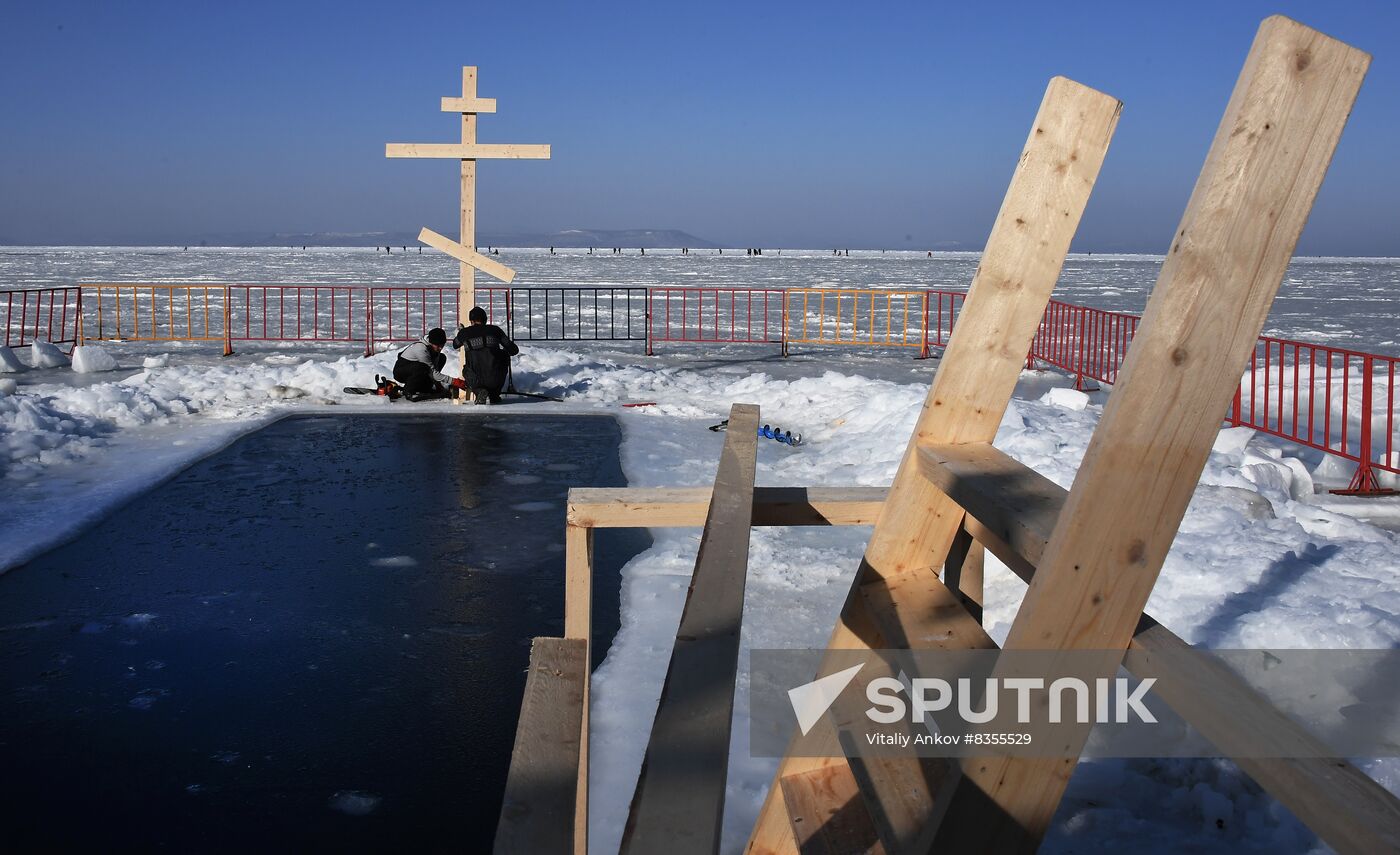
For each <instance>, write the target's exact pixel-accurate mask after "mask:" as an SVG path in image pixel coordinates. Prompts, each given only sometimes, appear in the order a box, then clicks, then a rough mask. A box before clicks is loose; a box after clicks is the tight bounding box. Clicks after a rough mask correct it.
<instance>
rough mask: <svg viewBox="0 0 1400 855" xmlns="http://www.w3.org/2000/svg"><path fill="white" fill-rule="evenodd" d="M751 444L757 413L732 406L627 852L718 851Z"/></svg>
mask: <svg viewBox="0 0 1400 855" xmlns="http://www.w3.org/2000/svg"><path fill="white" fill-rule="evenodd" d="M757 441H758V407H756V406H753V405H750V404H735V405H734V406H733V407H732V408H731V409H730V411H729V432H728V433H727V434H726V436H725V438H724V450H723V451H722V452H721V453H720V460H719V469H718V471H717V472H716V474H715V487H714V498H713V499H712V500H711V502H710V509H709V515H708V517H707V518H706V520H705V530H704V533H703V534H702V535H701V536H700V551H699V555H698V556H697V557H696V559H695V575H694V576H693V577H692V578H691V583H690V592H689V595H688V596H687V597H686V601H685V609H684V611H682V613H681V621H680V628H679V629H678V630H677V632H676V645H675V648H674V649H673V650H672V651H671V663H670V666H669V667H668V668H667V671H666V681H665V683H664V684H663V685H662V688H661V699H660V701H659V703H658V705H657V710H656V719H655V721H654V722H653V724H652V727H651V739H650V741H649V742H648V743H647V751H646V756H645V757H644V759H643V760H642V771H641V775H640V777H639V779H638V781H637V789H636V792H635V793H634V795H633V797H632V808H631V811H630V812H629V814H628V817H627V827H626V829H625V830H624V832H623V838H622V851H623V852H629V853H653V852H666V853H669V855H687V853H707V855H709V853H714V852H715V851H717V849H718V847H719V834H720V821H721V819H722V818H723V814H724V793H725V783H726V780H727V777H728V771H729V732H730V726H731V724H732V718H733V714H734V680H735V675H736V672H737V670H738V665H739V626H740V623H741V621H742V619H743V614H744V584H745V581H746V577H747V575H748V560H749V533H750V528H749V520H750V519H752V518H753V481H754V470H755V467H756V455H757Z"/></svg>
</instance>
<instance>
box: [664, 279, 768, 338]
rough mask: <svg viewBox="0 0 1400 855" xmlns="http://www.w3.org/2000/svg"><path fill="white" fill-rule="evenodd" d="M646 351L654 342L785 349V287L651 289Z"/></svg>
mask: <svg viewBox="0 0 1400 855" xmlns="http://www.w3.org/2000/svg"><path fill="white" fill-rule="evenodd" d="M648 290H649V294H648V295H647V314H648V316H649V317H648V321H647V332H648V335H647V353H648V354H651V353H653V352H654V348H655V346H656V345H657V344H658V343H659V342H692V343H693V342H701V343H706V344H777V345H779V346H781V347H782V348H783V352H784V353H786V352H787V344H786V343H787V341H788V336H787V327H786V318H787V311H786V305H787V304H786V301H785V299H784V295H785V293H786V292H784V291H782V290H779V289H771V288H651V289H648Z"/></svg>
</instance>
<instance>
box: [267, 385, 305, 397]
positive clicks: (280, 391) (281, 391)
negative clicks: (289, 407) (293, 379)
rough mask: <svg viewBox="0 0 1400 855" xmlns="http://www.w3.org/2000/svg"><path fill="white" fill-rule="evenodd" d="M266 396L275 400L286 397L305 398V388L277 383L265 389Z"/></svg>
mask: <svg viewBox="0 0 1400 855" xmlns="http://www.w3.org/2000/svg"><path fill="white" fill-rule="evenodd" d="M267 396H268V397H269V398H273V399H275V400H282V399H286V398H305V397H306V390H305V389H298V388H297V387H295V386H284V385H282V384H280V383H279V384H277V385H276V386H273V387H272V388H270V389H268V390H267Z"/></svg>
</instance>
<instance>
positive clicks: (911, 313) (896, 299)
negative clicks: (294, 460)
mask: <svg viewBox="0 0 1400 855" xmlns="http://www.w3.org/2000/svg"><path fill="white" fill-rule="evenodd" d="M81 288H82V290H81V291H80V290H79V288H48V289H34V290H28V291H9V292H3V297H4V300H0V305H3V306H4V307H5V309H6V312H7V314H6V317H5V333H6V343H7V344H9V345H11V346H15V345H20V344H26V343H28V342H29V341H32V340H34V339H35V338H45V337H47V338H48V339H49V340H51V341H54V342H57V343H66V342H74V341H76V342H81V340H82V339H83V338H88V339H104V340H147V341H212V340H222V341H223V342H224V347H225V352H231V351H232V346H233V342H235V341H268V342H274V341H275V342H329V343H334V342H346V343H352V342H353V343H363V345H364V349H365V352H366V353H372V352H373V351H374V350H375V349H376V348H378V347H379V346H380V345H388V344H398V343H403V342H408V341H413V340H415V339H417V338H419V337H421V336H422V335H424V334H425V333H426V332H427V331H428V330H429V329H431V328H432V327H442V328H443V329H445V330H447V331H448V332H449V334H450V333H451V332H452V331H453V329H454V327H455V322H456V319H457V317H458V307H457V293H458V292H457V288H456V287H455V286H450V285H444V286H412V287H407V286H405V287H396V286H395V287H389V286H375V287H370V288H365V287H359V286H348V285H212V284H189V285H171V284H158V285H146V284H129V283H122V284H100V285H83V286H81ZM476 293H477V301H478V303H479V304H480V305H481V306H482V308H484V309H485V310H486V312H487V316H488V319H489V320H490V322H491V323H494V324H497V325H500V326H502V327H504V328H505V329H506V330H507V333H508V334H509V335H510V336H511V337H512V338H516V339H518V340H520V341H563V342H576V341H642V340H645V342H646V352H647V353H648V354H651V353H654V352H655V349H656V347H657V346H658V345H660V344H662V343H667V342H672V343H703V344H726V345H729V344H776V345H779V346H780V347H781V348H782V351H783V353H784V354H786V353H787V351H788V345H789V344H803V345H811V346H823V345H841V346H859V347H867V348H884V347H901V348H908V347H918V348H919V349H920V355H931V351H933V350H934V349H937V348H942V347H944V346H946V345H947V343H948V338H949V336H950V335H951V333H952V330H953V326H954V324H955V323H956V320H957V316H958V312H959V311H960V309H961V307H962V303H963V300H964V297H965V293H964V292H962V291H940V290H929V291H909V290H879V289H855V290H852V289H792V290H782V289H767V288H670V287H663V288H606V287H599V288H594V287H578V288H564V287H555V288H482V289H478V290H477V292H476ZM1138 322H1139V317H1138V316H1137V315H1131V314H1126V313H1123V312H1108V311H1104V310H1101V309H1093V308H1089V307H1087V306H1076V305H1073V304H1070V303H1064V302H1061V301H1059V300H1052V301H1051V302H1050V303H1049V305H1048V307H1047V309H1046V312H1045V316H1044V318H1043V319H1042V320H1041V324H1040V329H1039V331H1038V332H1037V334H1036V337H1035V340H1034V342H1033V344H1032V347H1031V350H1030V353H1029V354H1027V364H1028V365H1029V366H1033V365H1034V364H1035V363H1037V362H1039V363H1044V364H1046V365H1051V366H1054V367H1056V368H1058V369H1061V370H1063V371H1065V372H1068V373H1069V374H1072V375H1074V377H1075V387H1076V388H1080V389H1082V388H1084V385H1085V383H1086V381H1094V382H1098V383H1107V384H1112V383H1113V382H1114V381H1115V380H1116V379H1117V377H1118V370H1119V368H1120V367H1121V366H1122V364H1123V360H1124V358H1125V357H1126V356H1127V352H1128V346H1129V344H1130V343H1131V342H1132V339H1133V335H1134V334H1135V333H1136V331H1137V325H1138ZM94 333H95V334H94ZM1397 363H1400V359H1396V358H1394V357H1387V356H1380V355H1377V354H1368V353H1362V352H1358V351H1352V350H1346V349H1343V348H1334V347H1327V346H1324V345H1314V344H1307V343H1305V342H1296V341H1287V340H1284V339H1277V338H1261V339H1260V340H1259V344H1258V346H1257V347H1256V348H1255V352H1254V356H1253V358H1252V360H1251V362H1250V365H1249V366H1248V368H1247V370H1246V371H1245V374H1244V377H1243V379H1242V381H1241V384H1240V390H1239V393H1238V394H1237V395H1236V398H1235V403H1234V404H1233V406H1232V407H1231V409H1230V412H1229V413H1228V414H1227V415H1226V417H1225V420H1226V421H1227V422H1229V423H1230V424H1232V425H1242V426H1247V427H1251V428H1254V429H1256V430H1259V431H1261V432H1263V433H1267V434H1270V435H1273V436H1278V437H1281V438H1283V439H1286V440H1289V441H1291V442H1296V443H1299V444H1301V445H1304V446H1307V447H1309V448H1315V449H1319V450H1321V451H1325V452H1327V453H1329V454H1332V455H1336V456H1338V457H1342V458H1345V459H1348V460H1351V461H1353V462H1355V463H1356V464H1357V472H1356V476H1355V477H1354V478H1353V480H1352V483H1351V485H1350V488H1349V492H1357V493H1365V494H1374V493H1376V492H1383V490H1382V489H1381V487H1382V484H1381V480H1382V479H1381V478H1379V477H1378V473H1381V472H1388V473H1396V474H1400V448H1398V447H1397V446H1400V441H1397V427H1400V425H1397V421H1400V418H1397V415H1398V414H1397V410H1396V407H1397V403H1400V402H1397V401H1396V394H1395V375H1396V373H1397Z"/></svg>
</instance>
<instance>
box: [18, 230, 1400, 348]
mask: <svg viewBox="0 0 1400 855" xmlns="http://www.w3.org/2000/svg"><path fill="white" fill-rule="evenodd" d="M763 252H764V254H763V255H762V256H748V255H745V254H744V251H743V250H734V249H728V250H725V251H724V252H723V254H720V253H719V251H717V250H693V251H692V252H690V253H689V254H682V253H681V251H680V250H679V249H651V250H647V252H646V255H641V254H640V252H639V251H638V250H636V249H629V250H626V252H625V253H624V254H622V255H613V254H612V253H611V252H610V251H602V250H600V251H598V252H595V254H593V255H589V254H588V250H586V249H561V250H558V251H557V252H556V254H554V255H551V254H550V252H549V250H548V249H501V250H500V255H499V256H498V259H499V260H500V261H502V262H503V263H505V264H507V265H509V266H511V267H513V268H514V269H515V270H516V271H517V273H518V275H517V277H516V280H515V283H514V287H518V288H530V287H561V286H583V287H600V286H603V287H606V286H671V287H718V288H892V289H897V288H920V289H922V288H933V289H952V290H959V289H966V288H967V286H968V284H969V283H970V282H971V281H972V276H973V273H974V271H975V270H976V267H977V260H978V254H977V253H948V252H941V253H934V254H933V256H932V257H929V256H928V255H926V253H924V252H896V251H888V252H881V251H879V250H851V254H850V255H849V256H844V255H842V256H839V257H838V256H834V255H832V253H831V250H780V249H767V248H765V249H764V251H763ZM1161 264H1162V257H1161V256H1155V255H1103V254H1082V253H1079V254H1073V255H1071V256H1070V257H1069V259H1068V260H1067V261H1066V262H1065V266H1064V270H1063V272H1062V274H1061V276H1060V282H1059V285H1058V286H1057V287H1056V289H1055V295H1054V296H1055V297H1056V298H1057V299H1060V300H1064V301H1066V302H1070V303H1078V304H1081V305H1087V306H1094V307H1097V308H1101V309H1109V310H1113V311H1122V312H1132V313H1140V312H1141V311H1142V309H1143V307H1144V306H1145V305H1146V303H1147V295H1148V293H1149V292H1150V291H1151V289H1152V286H1153V284H1154V283H1155V282H1156V278H1157V273H1158V271H1159V269H1160V267H1161ZM485 280H486V277H484V276H482V277H479V278H478V282H477V284H478V287H486V285H487V284H489V283H488V282H487V281H485ZM456 281H457V262H456V261H454V260H452V259H450V258H448V257H447V256H445V255H443V254H442V253H438V252H435V251H433V250H425V251H423V252H421V253H420V252H419V251H418V248H416V247H413V246H409V247H408V248H407V250H406V251H405V250H404V249H403V248H400V247H394V248H393V252H390V253H385V252H384V251H383V250H382V249H375V248H370V247H366V248H352V249H345V248H327V247H310V248H308V249H305V250H303V249H300V248H292V249H287V248H254V249H246V248H206V247H190V248H189V249H188V250H185V249H183V248H181V247H0V289H4V288H34V287H42V286H53V285H74V284H77V283H79V282H217V283H245V282H247V283H281V284H290V283H335V284H345V285H407V286H413V285H451V284H455V283H456ZM1265 333H1266V334H1268V335H1273V336H1278V337H1281V338H1290V339H1297V340H1300V341H1305V342H1309V343H1316V344H1326V345H1332V346H1339V347H1347V348H1351V349H1355V350H1363V351H1369V352H1373V353H1380V354H1384V355H1388V356H1397V355H1400V259H1396V258H1297V259H1294V261H1293V264H1292V265H1291V266H1290V267H1289V269H1288V274H1287V276H1286V277H1285V279H1284V282H1283V286H1282V288H1281V289H1280V291H1279V295H1278V298H1277V299H1276V300H1275V301H1274V306H1273V311H1272V312H1271V313H1270V315H1269V319H1268V322H1267V323H1266V325H1265Z"/></svg>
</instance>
